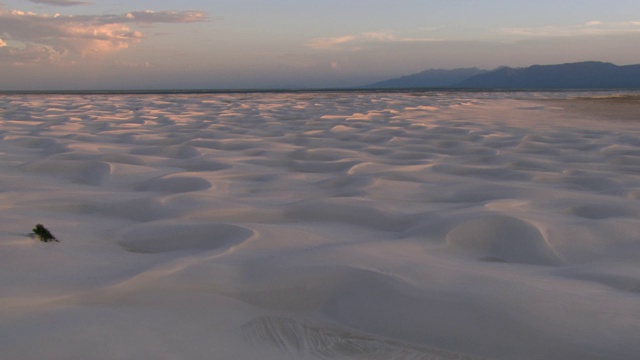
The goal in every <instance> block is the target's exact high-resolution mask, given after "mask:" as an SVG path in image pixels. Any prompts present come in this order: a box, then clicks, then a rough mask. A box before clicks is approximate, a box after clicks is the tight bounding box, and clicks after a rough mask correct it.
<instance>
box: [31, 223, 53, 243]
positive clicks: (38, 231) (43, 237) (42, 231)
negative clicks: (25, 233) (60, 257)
mask: <svg viewBox="0 0 640 360" xmlns="http://www.w3.org/2000/svg"><path fill="white" fill-rule="evenodd" d="M32 231H33V234H34V235H35V236H37V237H38V239H40V241H42V242H59V240H58V239H56V237H55V236H53V234H52V233H51V231H49V230H48V229H47V228H46V227H44V225H42V224H38V225H36V226H35V227H34V228H33V230H32Z"/></svg>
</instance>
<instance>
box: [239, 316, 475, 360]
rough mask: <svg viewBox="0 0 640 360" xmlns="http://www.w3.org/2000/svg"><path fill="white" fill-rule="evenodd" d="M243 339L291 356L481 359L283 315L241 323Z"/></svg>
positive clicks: (438, 359)
mask: <svg viewBox="0 0 640 360" xmlns="http://www.w3.org/2000/svg"><path fill="white" fill-rule="evenodd" d="M242 332H243V334H244V337H245V339H246V340H247V341H248V342H250V343H252V344H254V345H263V346H269V347H274V348H277V349H280V350H282V351H283V352H287V353H291V354H294V355H302V356H304V355H313V356H317V357H320V358H347V359H396V360H404V359H407V360H409V359H411V360H427V359H430V360H448V359H451V360H453V359H456V360H481V359H483V358H480V357H477V356H472V355H467V354H463V353H458V352H453V351H446V350H440V349H435V348H428V347H419V346H416V345H413V344H406V343H403V342H401V341H395V340H390V339H384V338H379V337H375V336H372V335H368V334H361V333H358V332H355V331H353V330H347V329H340V328H337V327H327V326H322V325H319V324H313V323H307V322H303V321H298V320H294V319H290V318H286V317H274V316H265V317H259V318H256V319H253V320H251V321H249V322H248V323H246V324H244V325H242Z"/></svg>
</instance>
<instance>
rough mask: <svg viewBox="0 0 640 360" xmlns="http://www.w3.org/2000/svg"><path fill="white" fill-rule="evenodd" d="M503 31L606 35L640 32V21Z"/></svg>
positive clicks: (520, 34) (539, 34)
mask: <svg viewBox="0 0 640 360" xmlns="http://www.w3.org/2000/svg"><path fill="white" fill-rule="evenodd" d="M501 31H502V33H504V34H507V35H511V36H516V37H547V38H548V37H572V36H606V35H622V34H629V33H639V32H640V21H622V22H603V21H598V20H593V21H589V22H586V23H584V24H579V25H570V26H543V27H536V28H504V29H502V30H501Z"/></svg>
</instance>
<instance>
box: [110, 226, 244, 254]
mask: <svg viewBox="0 0 640 360" xmlns="http://www.w3.org/2000/svg"><path fill="white" fill-rule="evenodd" d="M253 234H254V232H253V230H251V229H248V228H245V227H241V226H237V225H231V224H156V223H146V224H144V225H139V226H136V227H134V228H131V229H129V230H128V231H126V232H125V233H124V234H123V235H122V236H121V238H122V240H121V241H119V242H118V244H120V246H122V247H123V248H125V249H126V250H128V251H131V252H137V253H165V252H173V251H198V252H200V251H208V250H220V249H225V248H228V247H230V246H233V245H236V244H239V243H241V242H243V241H244V240H247V239H248V238H250V237H251V236H253Z"/></svg>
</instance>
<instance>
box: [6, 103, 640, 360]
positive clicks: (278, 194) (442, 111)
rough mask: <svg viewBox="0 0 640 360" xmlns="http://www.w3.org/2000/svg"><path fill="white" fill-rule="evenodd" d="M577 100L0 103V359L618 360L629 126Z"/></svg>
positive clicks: (637, 187) (637, 296)
mask: <svg viewBox="0 0 640 360" xmlns="http://www.w3.org/2000/svg"><path fill="white" fill-rule="evenodd" d="M576 95H577V96H578V98H577V99H571V98H572V97H574V96H576ZM595 95H596V96H592V94H589V93H579V94H570V93H481V92H477V93H465V92H459V93H456V92H450V93H395V92H394V93H358V92H346V93H330V92H320V93H288V94H287V93H238V94H197V95H194V94H188V95H186V94H156V95H145V94H138V95H109V94H102V95H29V94H17V95H7V94H4V95H2V96H1V97H0V155H1V156H0V212H1V213H2V216H0V225H1V226H0V264H2V272H0V354H2V357H3V358H7V359H41V358H46V359H87V358H92V359H134V358H152V359H177V358H181V359H545V360H546V359H563V360H564V359H585V360H591V359H620V360H622V359H634V358H638V356H639V354H640V342H639V341H638V338H639V334H640V310H639V309H640V237H639V235H638V234H640V221H639V220H638V216H639V215H640V203H638V200H639V199H640V177H639V175H640V122H638V120H640V119H639V118H638V114H639V112H638V111H639V110H640V107H639V105H638V103H637V101H636V100H637V96H636V95H628V96H619V94H604V95H607V96H609V95H611V96H609V97H606V96H603V93H598V94H595ZM37 223H42V224H44V225H45V226H46V227H47V228H49V229H50V230H51V231H52V232H53V234H54V235H55V236H56V237H57V238H59V239H60V243H42V242H39V241H38V240H37V239H34V238H32V237H29V236H28V233H29V232H30V230H31V229H32V228H33V227H34V226H35V225H36V224H37Z"/></svg>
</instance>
